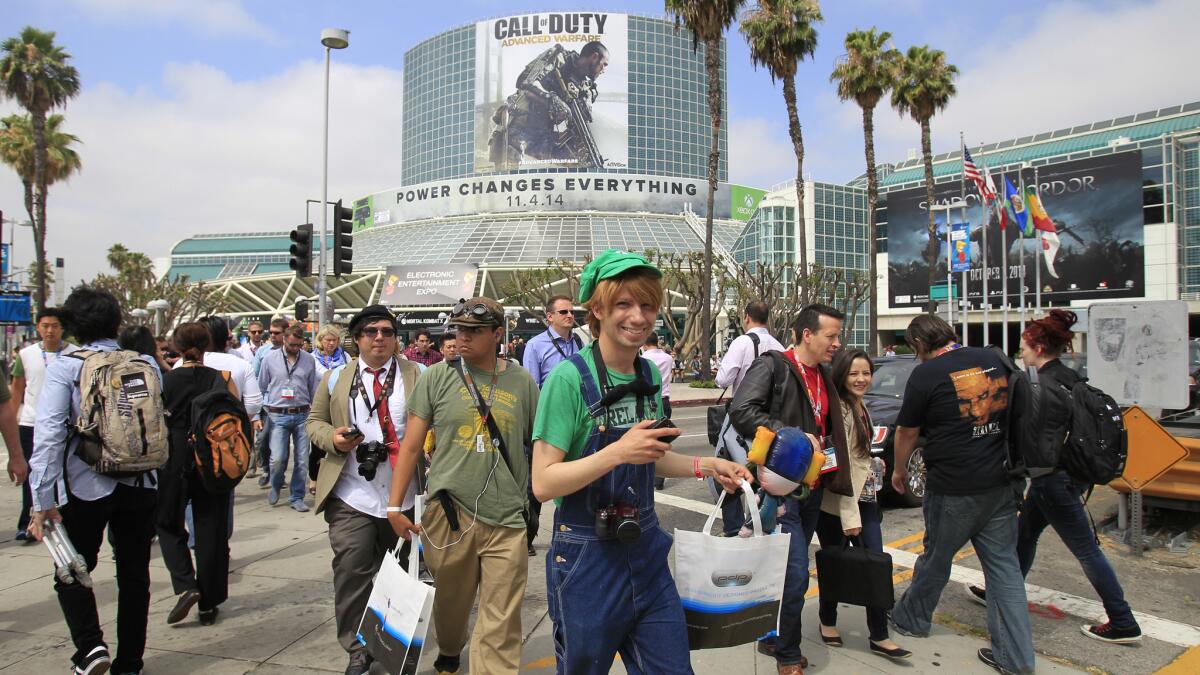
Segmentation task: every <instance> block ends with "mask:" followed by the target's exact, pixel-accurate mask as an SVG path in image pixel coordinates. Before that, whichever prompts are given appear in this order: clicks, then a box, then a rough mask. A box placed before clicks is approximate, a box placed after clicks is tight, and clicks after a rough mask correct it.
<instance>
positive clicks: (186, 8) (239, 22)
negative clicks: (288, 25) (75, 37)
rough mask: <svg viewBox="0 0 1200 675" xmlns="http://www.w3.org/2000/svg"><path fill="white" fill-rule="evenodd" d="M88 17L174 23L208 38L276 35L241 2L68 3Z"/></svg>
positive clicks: (120, 0) (106, 0)
mask: <svg viewBox="0 0 1200 675" xmlns="http://www.w3.org/2000/svg"><path fill="white" fill-rule="evenodd" d="M69 1H70V2H72V3H73V4H75V5H76V6H78V7H80V8H81V9H83V10H84V11H86V12H88V13H89V14H91V15H93V16H95V17H97V18H100V19H103V20H106V21H116V20H119V21H122V22H138V23H141V22H148V21H149V22H158V23H168V22H169V23H175V24H178V25H180V26H184V27H192V28H195V29H196V30H199V31H201V32H204V33H209V34H212V35H238V36H244V37H250V38H254V39H258V40H264V41H267V42H278V41H279V35H278V34H277V33H275V31H273V30H271V29H270V28H268V27H266V26H264V25H263V24H262V23H260V22H259V21H257V20H256V19H255V18H254V17H252V16H250V13H249V12H247V11H246V8H245V7H243V6H242V2H241V0H69Z"/></svg>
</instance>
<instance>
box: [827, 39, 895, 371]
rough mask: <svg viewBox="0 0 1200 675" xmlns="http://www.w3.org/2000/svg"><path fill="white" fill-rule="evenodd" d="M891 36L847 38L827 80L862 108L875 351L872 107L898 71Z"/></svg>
mask: <svg viewBox="0 0 1200 675" xmlns="http://www.w3.org/2000/svg"><path fill="white" fill-rule="evenodd" d="M891 39H892V34H891V33H889V32H887V31H884V32H882V33H877V32H876V31H875V29H874V28H872V29H871V30H867V31H862V30H858V31H854V32H852V33H848V34H847V35H846V54H845V55H844V56H843V57H842V58H841V59H840V60H839V61H838V64H837V66H836V67H834V69H833V74H831V75H830V76H829V81H830V82H836V83H837V91H838V97H839V98H841V99H842V100H843V101H849V100H851V99H854V101H855V102H856V103H858V107H860V108H862V116H863V145H864V146H865V147H866V152H867V269H868V276H869V278H870V279H871V291H870V301H869V302H870V303H871V306H870V311H869V313H868V315H867V316H868V319H867V344H868V348H869V349H874V348H875V347H876V344H875V342H876V340H877V337H876V335H877V334H878V332H879V314H878V305H877V303H878V302H879V298H878V295H877V293H876V289H877V288H878V286H879V272H878V270H877V269H876V265H875V257H876V250H875V243H876V237H877V233H876V228H875V207H876V205H877V204H878V203H879V178H878V176H877V175H876V174H875V105H876V104H878V103H879V100H880V99H881V98H883V95H884V94H885V93H887V91H888V90H889V89H891V88H892V87H893V86H894V85H895V82H896V75H897V67H898V64H899V63H900V60H901V58H903V56H902V55H901V54H900V52H899V50H897V49H895V48H893V47H891V46H890V45H889V43H890V42H891Z"/></svg>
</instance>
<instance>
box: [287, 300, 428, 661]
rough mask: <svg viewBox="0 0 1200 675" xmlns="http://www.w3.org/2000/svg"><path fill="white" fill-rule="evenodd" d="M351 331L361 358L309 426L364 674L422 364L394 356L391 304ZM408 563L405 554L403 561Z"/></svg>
mask: <svg viewBox="0 0 1200 675" xmlns="http://www.w3.org/2000/svg"><path fill="white" fill-rule="evenodd" d="M350 335H351V336H353V338H354V342H355V344H357V345H358V354H359V355H358V358H356V359H353V360H351V361H350V363H348V364H346V365H344V366H341V367H338V368H334V369H332V370H330V371H328V372H327V373H325V375H324V377H323V378H322V379H321V384H320V386H318V387H317V394H316V396H315V397H314V398H313V407H312V414H310V415H309V416H308V422H307V424H306V425H305V428H306V429H307V431H308V435H309V437H310V438H311V439H312V442H313V444H314V445H315V446H316V447H318V448H322V449H325V450H326V452H327V454H326V455H325V458H324V459H322V460H321V470H320V472H318V474H317V498H316V502H315V504H314V508H315V510H316V512H317V513H322V512H324V514H325V522H326V523H328V524H329V546H330V548H332V549H333V605H334V618H335V621H336V623H337V637H338V642H339V643H340V644H341V645H342V648H343V649H345V650H346V651H347V652H348V653H349V654H350V663H349V665H348V666H347V667H346V673H347V675H360V674H361V673H366V672H367V671H368V670H369V669H370V665H371V661H372V658H371V655H370V654H369V653H367V650H366V649H365V648H364V647H363V645H362V643H360V642H359V641H358V640H357V637H356V636H357V632H358V625H359V621H360V620H361V619H362V616H363V612H364V611H366V607H367V600H368V599H369V598H370V596H371V583H372V580H373V579H374V578H375V573H376V572H378V571H379V566H380V563H381V562H382V561H383V556H384V555H385V554H386V553H387V551H388V550H389V549H391V548H393V547H394V546H395V545H396V543H397V536H396V533H395V532H394V531H393V530H392V526H391V525H390V524H389V523H388V520H387V512H388V510H389V509H388V497H389V494H390V490H391V482H392V465H393V464H394V462H395V461H396V453H397V452H399V450H400V439H401V438H403V437H404V431H405V424H406V422H407V418H408V400H409V397H411V396H412V390H413V387H414V385H415V384H416V381H417V376H418V375H420V368H419V366H417V364H416V363H414V362H412V361H410V360H408V359H402V358H396V357H395V356H394V355H395V353H396V318H395V317H394V316H393V315H392V313H391V312H390V311H388V309H387V308H386V307H384V306H383V305H372V306H370V307H367V308H365V309H363V310H362V311H361V312H359V313H358V314H355V315H354V316H353V317H352V318H351V319H350ZM381 400H382V401H384V402H383V403H380V401H381ZM354 430H357V431H359V432H360V433H361V435H355V434H354V433H353V431H354ZM372 443H376V444H377V445H374V446H372V445H371V444H372ZM380 443H381V444H382V448H381V447H380V446H379V445H378V444H380ZM372 447H374V448H375V449H377V450H379V449H383V450H386V455H385V456H384V457H380V456H378V455H375V456H372V455H371V454H370V452H369V451H370V450H371V448H372ZM363 460H366V461H367V462H368V463H371V462H373V463H374V464H375V468H374V470H373V472H372V470H371V469H370V468H366V469H364V466H363V464H362V462H363ZM365 474H370V475H369V476H368V475H365ZM416 486H417V481H416V478H415V477H414V478H413V480H411V481H409V485H408V487H407V489H406V491H405V494H404V499H403V502H402V504H401V508H402V509H403V512H404V513H406V514H407V515H408V516H409V517H412V515H413V511H412V509H413V498H414V496H415V495H416ZM408 548H409V545H408V542H407V541H406V542H404V546H403V547H402V548H401V551H400V553H401V557H404V558H406V557H407V555H408ZM404 564H405V562H404V561H402V562H401V566H402V567H403V566H404Z"/></svg>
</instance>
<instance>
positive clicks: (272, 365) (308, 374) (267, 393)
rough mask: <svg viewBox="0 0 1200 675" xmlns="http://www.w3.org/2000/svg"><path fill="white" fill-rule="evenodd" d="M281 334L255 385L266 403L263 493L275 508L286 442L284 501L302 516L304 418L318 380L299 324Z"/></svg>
mask: <svg viewBox="0 0 1200 675" xmlns="http://www.w3.org/2000/svg"><path fill="white" fill-rule="evenodd" d="M272 329H274V326H273V325H272ZM283 335H284V342H283V349H276V350H274V351H272V352H271V353H270V354H268V355H267V356H266V357H265V358H264V359H263V362H262V371H261V372H260V373H259V375H258V386H259V388H260V389H261V390H262V392H263V401H264V402H265V403H266V405H264V406H263V408H264V409H265V410H266V411H267V417H268V419H270V420H271V432H270V442H271V474H270V477H271V487H270V491H269V492H268V493H267V503H268V504H270V505H271V506H275V504H276V503H278V502H279V494H280V492H281V491H282V490H283V478H284V474H285V473H286V472H287V466H288V442H289V441H290V442H291V449H292V452H293V453H294V454H295V456H294V457H293V458H292V480H291V484H290V491H291V494H290V496H289V498H288V502H289V505H290V506H291V507H292V508H293V509H295V510H296V511H299V512H300V513H304V512H305V511H308V505H307V504H305V503H304V496H305V488H306V486H307V480H306V479H307V478H308V450H309V443H308V433H307V432H305V430H304V423H305V421H306V420H307V419H308V411H309V407H310V406H311V405H312V400H313V395H314V394H316V391H317V385H318V384H319V383H320V379H319V378H318V377H317V360H316V359H314V358H313V355H312V354H309V353H308V352H307V351H304V328H303V327H301V326H300V325H299V324H296V325H294V326H289V327H288V328H287V329H285V330H284V332H283Z"/></svg>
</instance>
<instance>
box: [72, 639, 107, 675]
mask: <svg viewBox="0 0 1200 675" xmlns="http://www.w3.org/2000/svg"><path fill="white" fill-rule="evenodd" d="M111 665H112V660H111V659H110V658H109V656H108V647H105V646H104V645H99V646H97V647H93V648H92V651H90V652H88V653H87V656H85V657H83V662H82V663H80V664H79V665H78V666H75V675H103V674H104V673H107V672H108V668H109V666H111Z"/></svg>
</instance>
